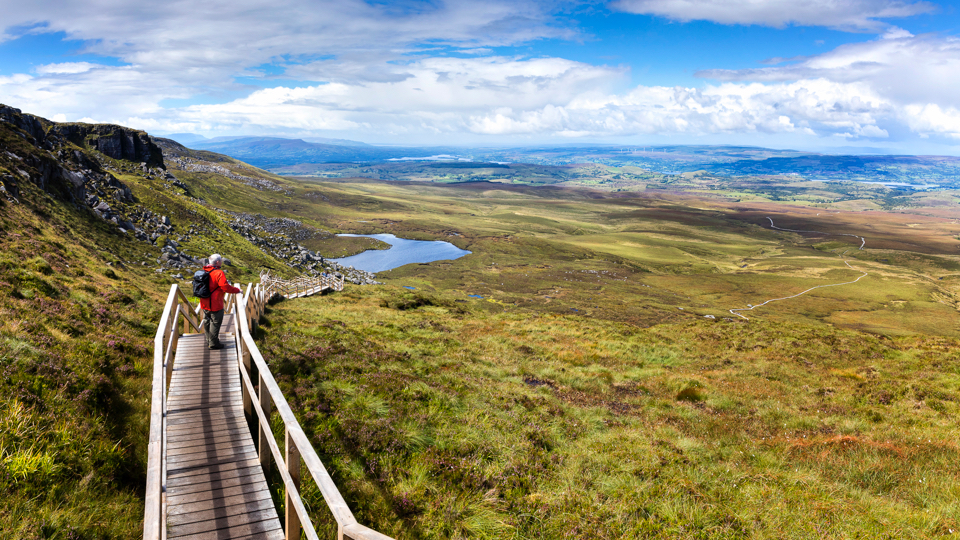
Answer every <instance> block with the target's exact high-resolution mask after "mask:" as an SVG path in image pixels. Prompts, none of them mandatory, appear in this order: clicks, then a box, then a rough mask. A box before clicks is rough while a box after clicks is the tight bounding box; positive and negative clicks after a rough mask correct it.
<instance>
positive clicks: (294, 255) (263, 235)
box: [0, 106, 360, 539]
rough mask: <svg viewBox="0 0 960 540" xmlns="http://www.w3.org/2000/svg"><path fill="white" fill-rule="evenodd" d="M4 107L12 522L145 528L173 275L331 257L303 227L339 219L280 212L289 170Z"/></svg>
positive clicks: (1, 249)
mask: <svg viewBox="0 0 960 540" xmlns="http://www.w3.org/2000/svg"><path fill="white" fill-rule="evenodd" d="M0 119H2V121H0V498H2V499H3V504H2V505H0V537H2V538H17V539H28V538H71V539H77V538H135V537H138V536H139V535H140V534H141V533H140V531H141V528H142V516H143V486H144V483H145V474H146V439H147V430H148V427H149V426H148V423H149V418H148V416H149V409H150V403H149V401H148V399H149V398H148V397H145V396H149V395H150V377H151V374H152V369H153V355H152V341H153V335H154V334H155V332H156V324H157V320H158V317H159V314H160V311H161V309H162V305H163V302H164V299H165V297H166V293H167V291H168V290H169V287H170V285H171V284H172V283H175V282H179V283H180V284H181V285H183V286H186V285H187V283H186V281H184V277H186V278H189V277H190V275H191V274H192V273H193V271H194V270H196V269H198V268H199V262H200V259H202V258H203V257H204V256H206V255H208V254H210V253H212V252H215V251H216V252H221V253H224V254H225V255H226V256H227V257H228V258H229V259H230V260H231V263H230V264H229V265H228V267H227V272H228V275H229V276H230V277H231V278H232V279H235V280H237V281H251V280H256V278H257V276H258V275H259V272H260V271H261V270H270V271H271V272H273V273H274V274H279V275H294V274H295V273H298V272H300V271H309V270H310V266H311V265H313V266H314V267H315V268H319V266H317V265H318V264H319V263H318V262H317V261H315V260H314V261H311V260H305V259H303V258H302V257H300V256H299V255H300V253H301V251H302V250H301V249H300V248H301V247H302V246H300V245H299V244H298V243H297V241H296V239H297V238H306V237H307V236H308V235H317V236H330V234H329V233H326V232H321V231H318V230H315V229H314V228H312V227H311V226H310V225H307V224H304V223H301V222H299V221H297V220H290V219H283V218H281V217H280V216H282V215H283V214H282V212H280V211H278V210H277V209H276V208H271V207H270V205H269V197H264V196H263V194H264V190H267V192H269V193H274V192H276V193H279V194H281V195H282V196H283V200H292V199H293V197H291V196H290V194H289V193H288V192H286V191H284V190H285V189H286V188H283V187H282V183H283V180H282V179H279V178H277V177H274V176H272V175H268V174H266V173H263V172H262V171H259V170H256V169H253V168H251V167H247V166H244V165H243V164H240V163H238V162H236V161H234V160H231V159H229V158H226V157H224V156H218V155H215V154H209V153H207V154H202V155H199V157H192V158H190V159H191V162H190V164H187V165H185V166H183V167H181V166H179V165H178V163H177V161H176V160H177V159H179V158H178V157H177V156H175V155H174V154H175V153H176V150H177V148H176V147H174V146H172V145H170V144H169V143H164V142H163V141H160V145H159V146H158V145H157V144H156V141H155V140H153V139H151V138H150V137H149V136H147V135H146V134H145V133H142V132H136V131H134V130H129V129H127V128H122V127H120V126H91V125H84V124H56V123H52V122H48V121H46V120H43V119H40V118H37V117H33V116H30V115H26V114H22V113H20V111H17V110H16V109H11V108H9V107H3V106H0ZM182 150H183V151H184V152H188V151H186V149H182ZM191 167H192V168H193V169H191ZM205 168H207V169H209V170H205ZM237 170H239V171H241V172H235V171H237ZM274 190H276V191H274ZM218 196H219V197H220V198H217V197H218ZM203 198H206V199H212V200H213V201H215V203H211V202H210V201H209V200H205V199H203ZM248 209H252V210H255V211H256V214H257V215H256V216H253V217H252V218H250V217H248V216H245V215H241V213H242V212H244V211H245V210H248ZM238 216H240V217H242V218H243V219H244V220H246V221H250V220H253V221H254V222H255V223H254V224H253V225H251V226H249V227H247V228H246V229H242V230H240V231H239V232H238V230H237V229H238V227H237V226H236V221H237V220H238ZM344 247H350V246H344ZM350 249H352V250H359V249H360V248H359V246H354V247H350ZM185 290H186V291H189V288H185Z"/></svg>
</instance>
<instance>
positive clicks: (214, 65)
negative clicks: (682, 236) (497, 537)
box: [0, 0, 960, 143]
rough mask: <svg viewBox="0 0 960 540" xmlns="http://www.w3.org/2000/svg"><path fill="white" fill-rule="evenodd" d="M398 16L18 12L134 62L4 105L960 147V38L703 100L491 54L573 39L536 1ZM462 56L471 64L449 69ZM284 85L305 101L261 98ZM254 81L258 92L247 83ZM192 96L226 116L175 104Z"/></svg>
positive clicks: (23, 19) (291, 5) (758, 7)
mask: <svg viewBox="0 0 960 540" xmlns="http://www.w3.org/2000/svg"><path fill="white" fill-rule="evenodd" d="M628 4H629V5H628ZM405 5H406V6H407V7H403V5H400V6H401V7H398V4H397V3H387V4H384V5H371V4H368V3H366V2H362V1H359V0H344V1H342V2H332V1H328V2H319V3H315V4H312V5H311V6H309V7H307V6H305V5H304V4H303V3H301V2H296V1H294V0H278V2H277V3H276V4H274V5H272V6H269V7H264V6H263V5H261V2H259V1H257V2H254V1H253V0H235V1H230V2H227V1H226V0H219V1H217V2H203V3H196V2H193V1H192V0H191V1H189V2H188V1H186V0H172V1H171V2H166V3H131V2H127V1H123V0H90V2H88V3H84V4H79V3H75V2H65V3H63V5H62V6H61V9H57V10H51V9H48V8H44V7H43V6H34V5H31V3H29V2H23V3H20V4H17V5H13V6H10V8H9V13H8V12H5V13H4V24H9V25H31V24H36V23H37V22H38V21H45V25H46V26H43V27H40V29H36V28H35V29H34V30H31V31H33V32H41V31H58V32H65V33H66V35H67V36H68V37H70V38H71V39H82V40H89V41H88V42H87V45H86V46H85V47H86V50H87V51H92V52H96V53H99V54H103V55H107V56H113V57H116V58H118V59H120V60H121V61H123V62H125V63H126V65H123V66H119V67H117V66H107V65H100V64H94V63H89V62H64V63H54V64H46V65H41V66H39V67H37V68H35V69H34V70H33V71H32V72H31V73H30V74H16V75H12V76H6V77H0V102H3V103H7V104H10V105H13V106H16V107H18V108H21V109H23V110H25V111H28V112H33V113H35V114H40V115H43V116H48V117H52V116H54V115H57V116H56V117H57V118H62V119H66V120H77V119H80V118H86V119H88V120H94V121H97V122H112V123H120V124H126V125H130V126H132V127H137V128H141V129H147V130H152V131H165V132H184V131H200V132H204V133H216V132H229V133H261V134H265V133H278V134H290V133H302V134H307V133H312V132H314V133H316V134H320V135H330V134H337V136H348V137H350V138H358V139H368V140H375V141H386V140H391V141H392V142H398V143H404V142H407V143H418V142H422V141H426V140H429V141H432V142H437V141H440V142H451V143H452V142H459V141H460V140H462V137H466V136H474V140H476V139H477V138H482V137H489V138H494V137H496V138H497V139H498V140H500V139H504V140H508V139H509V138H516V139H524V138H526V139H527V140H530V139H533V138H539V139H541V140H543V139H547V138H549V137H553V136H561V137H586V136H591V137H592V136H596V137H604V136H618V137H625V136H631V135H638V134H640V135H642V134H650V135H670V134H677V135H685V136H701V135H709V134H723V135H742V134H752V135H760V136H763V137H765V136H766V135H768V134H770V135H778V136H786V135H796V136H801V135H803V136H837V137H843V138H870V139H878V138H879V139H882V138H887V137H890V134H891V133H894V134H897V133H903V132H905V131H913V132H915V133H917V134H921V135H923V136H931V137H941V136H943V137H954V138H960V137H958V134H960V113H958V111H960V94H958V93H956V92H955V88H958V87H960V40H957V39H955V38H952V37H943V36H936V35H925V36H913V35H911V34H910V33H909V32H906V31H903V30H901V29H899V28H895V27H884V28H883V30H884V34H883V36H882V37H880V38H877V39H874V40H871V41H867V42H864V43H856V44H850V45H844V46H841V47H838V48H837V49H835V50H833V51H829V52H826V53H824V54H821V55H817V56H812V57H807V58H799V59H793V60H790V61H786V62H784V61H782V60H777V63H778V64H780V65H774V66H769V67H763V68H759V69H749V70H708V71H703V72H701V73H699V74H698V75H700V76H702V77H706V78H707V79H711V80H709V81H705V82H704V84H703V85H702V86H701V87H699V88H688V87H668V86H639V87H635V88H625V85H626V82H627V80H628V77H627V75H628V70H627V69H626V68H622V67H610V66H595V65H590V64H587V63H582V62H576V61H572V60H567V59H563V58H553V57H546V58H520V57H503V56H490V54H491V53H490V52H489V51H490V50H491V48H492V47H496V46H499V45H505V44H519V43H525V42H529V41H531V40H535V39H538V38H543V37H571V36H574V35H575V32H574V31H573V30H570V29H569V28H566V27H564V26H563V25H560V24H558V23H557V22H556V21H555V20H554V19H553V18H552V17H551V15H550V14H549V13H548V11H547V8H546V7H544V6H542V5H541V4H540V3H538V2H536V1H534V0H529V1H520V2H508V1H506V0H489V1H485V2H449V3H431V2H425V3H420V4H417V3H413V4H405ZM618 5H619V6H620V7H621V8H624V9H626V8H627V7H629V6H633V8H635V9H646V10H648V11H649V10H653V9H654V8H656V9H659V10H661V11H662V13H660V12H657V13H658V14H663V15H664V16H669V17H671V18H674V19H678V20H687V19H692V18H710V17H714V15H710V14H711V13H714V12H716V13H720V12H721V11H723V12H724V13H727V14H728V15H727V16H729V17H734V18H736V17H739V19H737V20H733V19H731V20H729V21H727V20H720V18H719V17H720V15H716V16H715V17H714V18H713V19H711V20H718V22H744V23H756V24H769V25H773V26H777V25H783V24H812V23H809V22H804V21H807V20H808V19H809V18H811V17H813V15H809V14H808V12H810V13H812V11H810V10H814V8H816V9H817V10H819V11H818V13H819V15H818V16H817V20H818V21H820V22H821V23H822V24H824V25H828V26H838V27H839V26H843V27H856V28H860V29H864V28H868V27H871V25H875V24H877V23H876V21H877V20H878V19H881V18H885V17H893V16H904V15H907V14H910V13H913V12H916V11H922V10H925V9H927V8H928V7H929V6H928V5H927V4H923V3H895V2H881V1H879V0H849V1H836V2H827V1H826V0H815V1H813V2H773V1H763V0H737V1H727V2H720V0H717V1H715V2H706V0H685V1H681V0H637V1H631V0H623V1H622V2H621V3H620V4H618ZM638 6H639V7H638ZM683 6H687V7H683ZM721 7H722V8H723V9H720V8H721ZM668 8H669V10H673V11H670V12H669V13H668ZM681 8H682V9H681ZM687 8H689V9H688V10H687V11H683V10H684V9H687ZM711 10H713V11H711ZM650 12H652V11H650ZM695 12H696V13H700V16H698V17H693V16H692V15H691V16H689V17H688V16H687V15H683V13H695ZM671 13H672V14H671ZM731 13H732V14H733V15H730V14H731ZM897 14H900V15H897ZM708 15H709V17H708ZM810 20H812V19H810ZM10 28H13V26H10V27H8V28H7V29H6V30H5V31H6V32H7V33H10V32H12V30H10ZM0 31H3V30H2V29H0ZM451 47H453V48H454V49H458V50H460V51H462V52H465V53H467V54H468V55H469V56H468V57H466V58H460V57H458V56H463V55H451V56H443V55H444V54H449V53H450V52H451V49H450V48H451ZM455 56H457V57H455ZM281 76H283V77H285V80H286V81H287V82H286V84H287V86H295V87H293V88H286V87H276V88H262V86H263V84H272V81H271V80H270V78H271V77H281ZM247 78H249V79H247ZM250 79H253V80H254V81H255V82H256V83H257V84H256V85H253V84H250V85H247V84H245V82H247V81H248V80H250ZM291 80H295V81H298V82H296V83H291V82H290V81H291ZM265 81H266V82H265ZM278 84H279V82H278ZM198 95H201V96H203V97H204V98H206V99H205V100H204V101H207V102H211V101H212V102H214V103H212V104H202V105H190V106H182V105H175V104H174V103H176V100H194V99H195V98H196V97H197V96H198ZM192 102H195V101H188V103H192ZM758 140H765V139H758Z"/></svg>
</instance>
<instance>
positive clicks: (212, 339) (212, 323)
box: [200, 309, 223, 347]
mask: <svg viewBox="0 0 960 540" xmlns="http://www.w3.org/2000/svg"><path fill="white" fill-rule="evenodd" d="M221 324H223V310H222V309H221V310H220V311H207V310H204V311H203V322H202V323H200V327H201V328H203V333H204V334H205V335H206V336H207V347H216V346H217V345H219V344H220V325H221Z"/></svg>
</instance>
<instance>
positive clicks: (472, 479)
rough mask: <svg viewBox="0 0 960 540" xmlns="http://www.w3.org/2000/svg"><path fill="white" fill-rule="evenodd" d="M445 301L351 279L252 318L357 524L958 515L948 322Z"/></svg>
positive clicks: (552, 530) (696, 531) (715, 532)
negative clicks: (891, 327)
mask: <svg viewBox="0 0 960 540" xmlns="http://www.w3.org/2000/svg"><path fill="white" fill-rule="evenodd" d="M458 300H460V297H459V296H457V295H452V294H433V295H424V294H422V293H420V294H419V296H418V293H415V292H409V291H404V290H402V289H399V288H394V287H382V288H369V287H368V288H362V289H360V288H352V289H348V290H347V291H345V292H344V293H343V294H338V295H328V296H324V297H320V298H311V299H306V300H297V301H288V302H281V303H279V304H276V305H274V306H273V307H272V308H271V311H270V313H269V314H268V317H269V320H270V321H271V325H270V327H269V329H268V331H267V334H266V336H265V338H264V339H263V341H262V347H261V349H262V351H263V352H264V354H265V355H266V357H267V358H268V361H270V362H271V363H272V365H273V369H274V370H275V374H276V375H277V376H278V379H279V380H280V382H281V385H282V386H283V387H284V391H285V395H286V396H288V399H290V401H291V404H292V406H293V409H294V410H295V411H297V413H298V415H299V417H300V418H301V421H302V422H303V424H304V425H305V427H306V428H307V429H308V431H309V432H310V433H312V438H313V439H314V442H315V445H316V448H317V449H318V451H319V452H321V455H322V457H323V459H324V462H325V463H327V464H328V466H329V467H330V468H331V469H332V473H333V475H334V477H335V479H336V481H337V484H338V486H340V488H341V490H342V491H343V492H344V494H345V496H346V497H347V498H348V501H349V502H350V504H351V507H352V508H353V509H354V511H355V513H357V515H358V519H360V520H361V522H363V523H366V524H369V525H371V526H376V527H379V528H381V529H382V530H384V532H387V533H389V534H393V535H395V536H396V537H398V538H448V537H463V538H466V537H471V538H473V537H476V538H484V537H490V538H564V537H582V536H588V535H589V536H598V537H611V538H619V537H663V538H676V537H681V538H686V537H689V538H703V537H717V538H741V537H771V538H783V537H790V538H806V537H821V536H828V537H878V538H879V537H890V538H896V537H912V538H925V537H935V536H939V535H941V534H947V533H948V531H949V530H950V529H953V530H957V528H958V527H960V523H958V521H957V517H956V516H957V503H956V502H955V501H956V495H957V493H956V487H955V486H956V481H957V475H958V472H960V470H958V466H957V458H958V457H960V456H958V450H957V447H956V445H955V444H954V441H953V433H954V430H955V429H954V415H955V414H956V413H957V412H960V407H958V405H957V403H958V401H960V374H958V373H957V372H955V371H943V370H938V369H937V368H936V367H935V366H944V365H947V364H946V363H947V362H950V359H951V358H953V357H954V353H953V352H952V351H953V349H954V348H955V347H956V346H957V343H956V342H955V341H953V340H947V339H943V338H928V337H923V338H920V337H910V338H879V337H873V336H870V335H867V334H862V333H857V332H849V331H842V330H836V329H831V328H829V327H825V326H814V327H811V326H809V325H795V324H781V323H775V324H774V323H763V322H760V323H751V324H742V323H727V322H722V321H721V322H717V321H706V320H704V321H701V322H689V323H677V324H668V325H661V326H658V327H655V328H650V329H639V328H636V327H634V326H632V325H624V324H620V323H611V322H607V321H603V320H596V319H589V318H587V319H585V318H583V317H579V316H572V315H564V316H556V315H543V314H540V315H538V314H536V313H531V312H529V311H516V312H511V311H498V312H491V311H489V310H487V309H484V308H483V305H482V304H483V303H482V302H481V301H473V302H458ZM411 303H412V304H411ZM413 304H419V305H420V307H417V308H413V309H409V308H408V309H398V308H400V307H403V306H410V305H413ZM314 497H315V495H314ZM313 504H314V507H315V508H317V509H318V510H316V514H317V516H318V519H321V520H323V519H325V518H324V515H325V511H324V510H323V508H324V506H323V503H322V502H320V501H319V500H318V499H316V498H314V499H313Z"/></svg>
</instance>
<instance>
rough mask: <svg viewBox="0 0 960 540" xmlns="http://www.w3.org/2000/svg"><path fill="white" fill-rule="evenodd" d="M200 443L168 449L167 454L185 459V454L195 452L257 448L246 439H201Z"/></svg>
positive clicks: (220, 451)
mask: <svg viewBox="0 0 960 540" xmlns="http://www.w3.org/2000/svg"><path fill="white" fill-rule="evenodd" d="M197 443H198V444H196V445H194V446H185V447H181V448H173V449H169V448H168V449H167V455H168V456H171V457H176V458H177V459H180V460H183V459H184V457H185V456H190V455H193V454H203V455H205V456H210V455H216V456H220V455H225V453H227V452H239V450H240V449H253V450H256V447H254V446H253V443H252V442H250V441H245V440H236V441H221V442H218V443H210V442H209V439H199V440H198V441H197Z"/></svg>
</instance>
